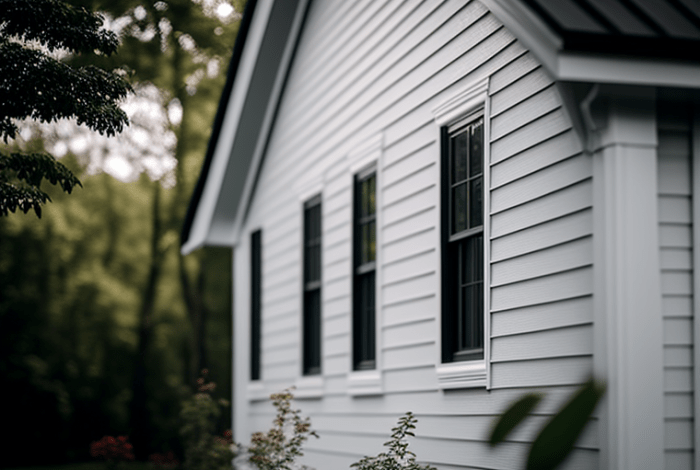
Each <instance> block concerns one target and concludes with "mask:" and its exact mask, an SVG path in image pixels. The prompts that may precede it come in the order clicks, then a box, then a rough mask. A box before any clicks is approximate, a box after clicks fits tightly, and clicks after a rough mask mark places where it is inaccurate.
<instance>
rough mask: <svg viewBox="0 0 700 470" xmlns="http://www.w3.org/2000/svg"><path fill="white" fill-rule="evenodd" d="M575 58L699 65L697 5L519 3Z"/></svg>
mask: <svg viewBox="0 0 700 470" xmlns="http://www.w3.org/2000/svg"><path fill="white" fill-rule="evenodd" d="M521 1H523V3H525V4H526V5H527V6H528V7H530V9H531V10H532V11H533V12H534V13H535V14H537V15H538V16H539V17H540V18H541V19H542V20H543V21H544V22H545V23H547V25H548V26H550V27H551V28H552V30H554V32H556V33H557V34H558V35H559V36H560V37H561V39H562V41H563V45H562V47H563V49H564V50H568V51H573V52H590V53H596V54H601V53H602V54H617V55H631V56H638V57H649V58H659V59H681V60H691V61H697V60H700V2H698V0H521Z"/></svg>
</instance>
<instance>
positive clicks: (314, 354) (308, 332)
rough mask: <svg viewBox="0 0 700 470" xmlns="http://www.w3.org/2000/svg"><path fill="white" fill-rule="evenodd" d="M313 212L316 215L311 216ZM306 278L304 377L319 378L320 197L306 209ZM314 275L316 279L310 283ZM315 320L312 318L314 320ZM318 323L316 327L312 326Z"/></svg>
mask: <svg viewBox="0 0 700 470" xmlns="http://www.w3.org/2000/svg"><path fill="white" fill-rule="evenodd" d="M311 211H314V212H316V213H315V214H312V213H311ZM303 214H304V215H303V223H304V226H303V239H302V244H303V248H302V251H303V261H304V262H303V278H302V286H303V287H302V290H303V292H302V297H303V300H302V304H303V306H302V375H304V376H318V375H321V373H322V362H323V355H322V330H323V314H322V312H323V300H322V292H323V288H322V285H323V262H322V260H323V205H322V197H321V194H317V195H316V196H314V197H312V198H310V199H308V200H307V201H306V202H304V206H303ZM312 217H316V219H317V220H316V221H317V224H318V226H317V227H315V229H316V230H317V236H316V237H315V238H312V234H311V232H312V231H314V230H311V227H310V225H311V224H312V223H314V222H316V221H315V220H313V219H312ZM313 248H318V252H317V256H316V258H315V260H314V263H313V264H317V266H316V267H315V270H316V271H317V272H316V273H310V269H313V267H312V266H311V264H312V263H311V260H310V257H311V256H312V255H313V254H312V252H311V250H312V249H313ZM311 274H313V279H309V278H310V276H311ZM312 295H314V296H315V297H316V303H315V304H314V303H312V302H310V298H309V297H310V296H312ZM314 306H315V307H316V308H317V310H318V311H317V312H313V311H312V308H314ZM312 316H313V318H312ZM314 322H315V325H314V324H313V323H314Z"/></svg>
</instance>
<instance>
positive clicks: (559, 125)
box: [491, 109, 571, 163]
mask: <svg viewBox="0 0 700 470" xmlns="http://www.w3.org/2000/svg"><path fill="white" fill-rule="evenodd" d="M570 128H571V125H570V124H569V123H568V122H567V118H566V116H565V115H564V112H563V111H562V110H561V109H557V110H555V111H552V112H551V113H549V114H545V115H544V116H542V117H540V118H538V119H536V120H534V121H532V122H530V123H529V124H527V125H525V126H523V127H521V128H519V129H517V130H516V131H515V132H512V133H510V134H508V135H506V136H504V137H502V138H500V139H498V140H495V141H492V144H491V163H498V162H500V161H502V160H505V159H507V158H510V157H512V156H514V155H516V154H518V153H520V152H522V151H524V150H527V149H529V148H530V147H533V146H534V145H537V144H539V143H540V142H542V141H544V140H547V139H549V138H551V137H554V136H555V135H558V134H561V133H562V132H564V131H566V130H569V129H570Z"/></svg>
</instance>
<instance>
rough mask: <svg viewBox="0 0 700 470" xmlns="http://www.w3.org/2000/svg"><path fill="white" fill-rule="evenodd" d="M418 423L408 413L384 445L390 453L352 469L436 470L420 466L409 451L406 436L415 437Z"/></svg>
mask: <svg viewBox="0 0 700 470" xmlns="http://www.w3.org/2000/svg"><path fill="white" fill-rule="evenodd" d="M417 422H418V420H417V419H416V417H415V416H413V413H411V412H410V411H409V412H407V413H406V414H405V415H404V416H402V417H401V418H399V422H398V424H397V425H396V427H395V428H393V429H392V430H391V431H392V433H391V439H390V440H389V441H387V442H385V443H384V446H385V447H388V448H389V452H386V453H384V452H383V453H381V454H379V455H377V456H376V457H365V458H363V459H362V460H360V461H359V462H355V463H354V464H352V465H351V467H354V468H357V469H358V470H401V469H408V470H435V469H434V467H431V466H430V465H419V464H418V462H416V454H414V453H413V452H411V451H410V450H408V441H406V436H414V437H415V434H413V431H412V430H413V429H415V428H416V423H417Z"/></svg>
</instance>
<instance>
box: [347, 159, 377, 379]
mask: <svg viewBox="0 0 700 470" xmlns="http://www.w3.org/2000/svg"><path fill="white" fill-rule="evenodd" d="M376 182H377V172H376V169H375V167H370V168H368V169H366V170H363V171H361V172H360V173H358V174H357V175H356V176H355V201H354V236H353V240H354V249H353V252H354V255H353V258H354V263H353V268H354V276H353V278H354V279H353V369H354V370H371V369H374V368H375V361H376V345H375V343H376V327H375V298H376V295H375V290H376V285H375V284H376V282H375V271H376V254H377V248H376V240H377V237H376V231H377V222H376V219H377V204H376V184H377V183H376Z"/></svg>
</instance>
